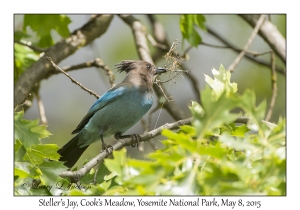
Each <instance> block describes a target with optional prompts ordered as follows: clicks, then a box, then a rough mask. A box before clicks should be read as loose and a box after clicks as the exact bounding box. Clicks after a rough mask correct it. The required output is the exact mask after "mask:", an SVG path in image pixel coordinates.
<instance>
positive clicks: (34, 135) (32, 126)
mask: <svg viewBox="0 0 300 210" xmlns="http://www.w3.org/2000/svg"><path fill="white" fill-rule="evenodd" d="M23 116H24V111H23V110H22V111H20V112H15V116H14V128H15V141H16V140H17V139H19V140H20V141H21V142H22V144H23V145H24V147H25V148H26V149H27V148H29V147H31V146H32V145H34V144H39V143H40V141H39V139H40V138H45V137H48V136H49V135H51V133H50V132H49V131H47V130H46V126H40V125H38V119H37V120H25V119H22V118H23Z"/></svg>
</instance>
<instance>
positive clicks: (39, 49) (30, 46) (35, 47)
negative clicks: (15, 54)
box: [14, 40, 47, 52]
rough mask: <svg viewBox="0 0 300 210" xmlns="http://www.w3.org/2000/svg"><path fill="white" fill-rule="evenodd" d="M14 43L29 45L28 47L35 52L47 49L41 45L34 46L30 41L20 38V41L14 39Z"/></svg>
mask: <svg viewBox="0 0 300 210" xmlns="http://www.w3.org/2000/svg"><path fill="white" fill-rule="evenodd" d="M14 43H17V44H20V45H24V46H26V47H29V48H30V49H32V50H33V51H36V52H45V51H46V50H47V49H44V48H41V47H37V46H34V45H32V43H31V42H27V41H24V40H22V41H19V40H15V41H14Z"/></svg>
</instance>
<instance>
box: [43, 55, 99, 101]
mask: <svg viewBox="0 0 300 210" xmlns="http://www.w3.org/2000/svg"><path fill="white" fill-rule="evenodd" d="M46 59H47V60H48V61H49V62H50V63H51V64H52V66H53V67H54V68H55V69H57V70H58V71H60V72H61V73H63V74H64V75H66V76H67V77H69V79H70V80H71V81H72V82H73V83H75V84H76V85H78V86H79V87H81V89H83V90H85V91H86V92H88V93H89V94H91V95H93V96H95V97H96V98H97V99H98V98H99V97H100V96H99V95H98V94H97V93H95V92H94V91H92V90H89V89H87V88H86V87H84V86H83V85H82V84H81V83H79V82H77V81H76V80H75V79H73V78H72V77H71V76H70V75H69V74H68V73H66V72H65V71H64V70H62V69H61V68H60V67H59V66H57V65H56V64H55V63H54V62H53V61H52V59H51V58H50V57H49V56H46Z"/></svg>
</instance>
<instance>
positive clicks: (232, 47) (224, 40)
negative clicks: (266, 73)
mask: <svg viewBox="0 0 300 210" xmlns="http://www.w3.org/2000/svg"><path fill="white" fill-rule="evenodd" d="M207 32H208V33H210V34H211V35H213V36H214V37H216V38H217V39H219V40H220V41H221V42H222V43H224V44H225V45H227V46H228V47H229V48H230V49H232V50H234V51H235V52H238V53H239V52H241V51H242V50H241V49H239V48H238V47H237V46H235V45H234V44H232V43H231V42H229V41H228V40H226V39H225V38H223V37H222V36H221V35H220V34H218V33H217V32H216V31H214V30H213V29H212V28H210V27H207ZM245 58H247V59H249V60H251V61H253V62H256V63H258V64H260V65H263V66H267V67H269V68H270V67H271V65H272V64H271V63H268V62H266V61H264V60H261V59H257V58H254V57H253V56H250V55H247V54H246V55H245ZM275 69H276V71H277V72H278V73H280V74H283V75H285V74H286V72H285V69H282V68H280V67H278V66H276V67H275Z"/></svg>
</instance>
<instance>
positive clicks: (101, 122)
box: [58, 61, 166, 167]
mask: <svg viewBox="0 0 300 210" xmlns="http://www.w3.org/2000/svg"><path fill="white" fill-rule="evenodd" d="M116 66H117V68H118V70H119V71H120V72H122V71H125V72H126V73H127V74H126V77H125V79H124V80H123V81H122V82H121V83H120V84H118V85H116V86H115V87H113V88H111V89H110V90H109V91H107V92H106V93H105V94H103V95H102V96H101V97H100V98H99V99H98V100H97V101H96V102H95V103H94V104H93V106H92V107H91V108H90V109H89V111H88V112H87V114H86V115H85V117H84V118H83V119H82V120H81V122H80V123H79V125H78V126H77V128H76V129H75V130H74V131H73V132H72V134H76V133H77V135H76V136H74V137H73V138H72V139H71V140H70V141H69V142H68V143H67V144H66V145H64V146H63V147H62V148H61V149H60V150H59V151H58V153H59V154H60V155H61V158H60V160H61V161H65V165H66V166H68V167H72V166H73V165H74V164H75V163H76V161H77V160H78V159H79V157H80V156H81V154H82V153H83V152H84V151H85V150H86V149H87V147H88V146H89V145H90V144H92V143H93V142H95V141H98V140H102V144H103V145H104V142H103V138H104V137H108V136H111V135H114V136H115V138H116V139H119V138H120V137H121V135H122V134H123V133H124V132H125V131H127V130H128V129H129V128H131V127H132V126H133V125H134V124H136V123H137V122H138V121H139V120H140V119H141V118H142V117H143V116H144V115H145V114H146V113H147V112H148V110H149V109H150V108H151V106H152V103H153V89H152V85H153V78H154V75H156V74H160V73H164V72H165V71H166V70H165V69H163V68H156V67H155V66H153V65H152V64H150V63H148V62H145V61H122V62H121V63H119V64H117V65H116ZM103 145H102V146H103Z"/></svg>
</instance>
